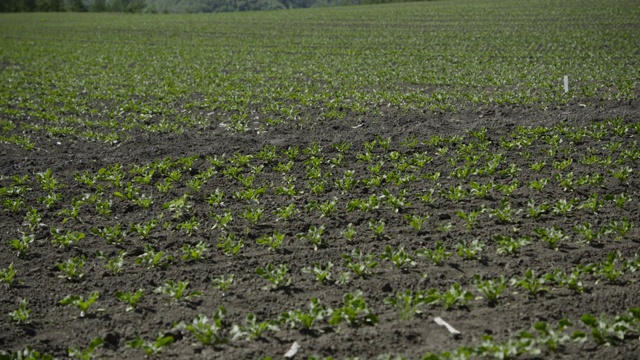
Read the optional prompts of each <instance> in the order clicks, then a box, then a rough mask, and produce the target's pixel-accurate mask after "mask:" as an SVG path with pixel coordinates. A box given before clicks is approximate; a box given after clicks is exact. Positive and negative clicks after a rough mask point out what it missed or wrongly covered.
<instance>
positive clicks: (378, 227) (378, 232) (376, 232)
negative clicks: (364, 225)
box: [369, 219, 385, 239]
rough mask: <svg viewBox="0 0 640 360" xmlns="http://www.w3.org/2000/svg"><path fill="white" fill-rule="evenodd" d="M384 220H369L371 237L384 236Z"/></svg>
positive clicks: (379, 237) (378, 237) (380, 237)
mask: <svg viewBox="0 0 640 360" xmlns="http://www.w3.org/2000/svg"><path fill="white" fill-rule="evenodd" d="M384 225H385V224H384V220H383V219H380V220H378V221H374V220H369V229H371V231H373V235H371V237H372V238H373V239H382V238H384Z"/></svg>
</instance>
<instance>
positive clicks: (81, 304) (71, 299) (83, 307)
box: [60, 291, 100, 317]
mask: <svg viewBox="0 0 640 360" xmlns="http://www.w3.org/2000/svg"><path fill="white" fill-rule="evenodd" d="M99 297H100V293H99V292H97V291H93V292H91V294H89V298H87V300H84V297H83V296H80V295H68V296H66V297H65V298H64V299H62V300H60V304H61V305H65V306H71V305H73V306H75V307H77V308H78V310H80V317H84V316H85V315H86V313H87V310H89V308H90V307H91V305H93V303H95V302H96V300H98V298H99Z"/></svg>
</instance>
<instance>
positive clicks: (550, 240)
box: [533, 226, 569, 250]
mask: <svg viewBox="0 0 640 360" xmlns="http://www.w3.org/2000/svg"><path fill="white" fill-rule="evenodd" d="M533 232H535V233H536V235H538V237H540V239H541V240H542V241H544V242H545V243H546V244H547V246H549V248H551V249H555V250H558V247H559V244H560V243H561V242H564V241H566V240H568V238H569V237H568V236H567V235H565V234H564V232H562V230H560V229H558V227H557V226H554V227H552V228H537V229H533Z"/></svg>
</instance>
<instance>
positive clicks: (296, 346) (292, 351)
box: [284, 341, 300, 359]
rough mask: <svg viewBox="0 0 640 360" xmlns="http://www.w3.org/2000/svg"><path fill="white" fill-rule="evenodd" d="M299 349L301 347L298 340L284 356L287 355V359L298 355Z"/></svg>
mask: <svg viewBox="0 0 640 360" xmlns="http://www.w3.org/2000/svg"><path fill="white" fill-rule="evenodd" d="M299 349H300V344H298V342H297V341H294V342H293V344H291V349H289V351H287V353H286V354H284V357H286V358H287V359H291V358H292V357H294V356H295V355H296V353H297V352H298V350H299Z"/></svg>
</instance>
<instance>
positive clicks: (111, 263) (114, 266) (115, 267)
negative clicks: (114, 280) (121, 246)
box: [96, 250, 127, 275]
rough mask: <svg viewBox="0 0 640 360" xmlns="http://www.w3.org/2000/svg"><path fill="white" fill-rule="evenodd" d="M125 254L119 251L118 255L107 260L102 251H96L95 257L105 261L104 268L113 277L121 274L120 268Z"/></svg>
mask: <svg viewBox="0 0 640 360" xmlns="http://www.w3.org/2000/svg"><path fill="white" fill-rule="evenodd" d="M126 254H127V253H126V252H125V251H124V250H120V253H119V254H118V255H116V256H114V257H112V258H107V256H106V255H104V253H103V252H102V251H98V252H97V253H96V256H97V257H98V258H101V259H104V260H106V261H107V264H106V267H107V270H109V271H110V272H111V273H112V274H113V275H118V274H120V273H121V272H122V266H123V265H124V256H125V255H126Z"/></svg>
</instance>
